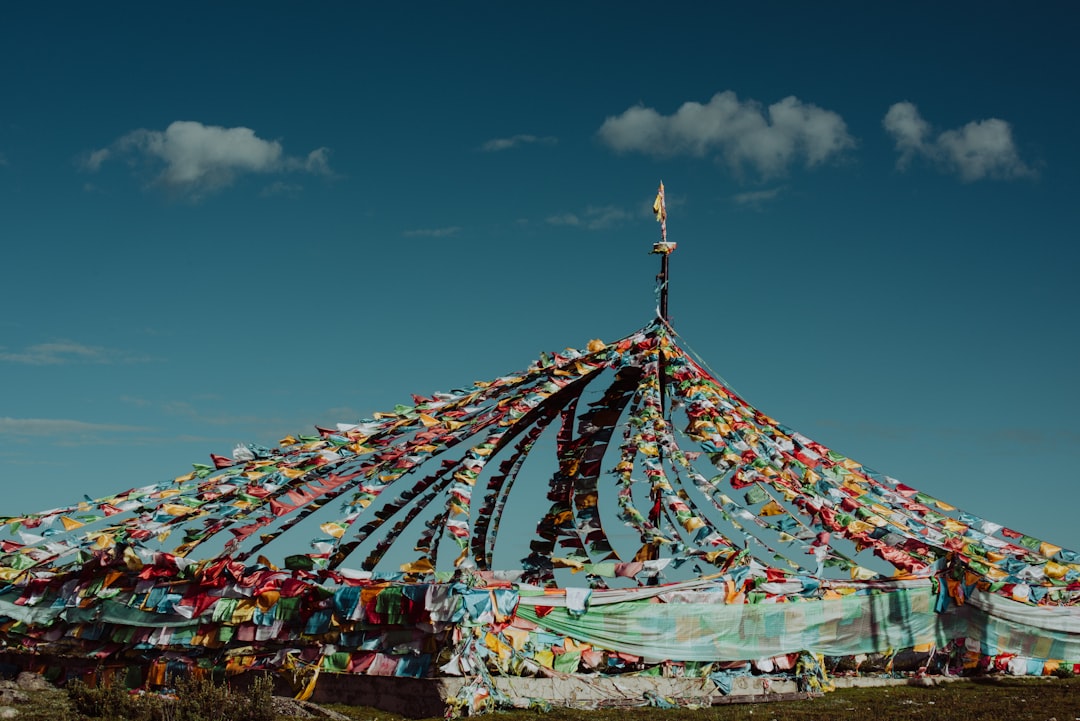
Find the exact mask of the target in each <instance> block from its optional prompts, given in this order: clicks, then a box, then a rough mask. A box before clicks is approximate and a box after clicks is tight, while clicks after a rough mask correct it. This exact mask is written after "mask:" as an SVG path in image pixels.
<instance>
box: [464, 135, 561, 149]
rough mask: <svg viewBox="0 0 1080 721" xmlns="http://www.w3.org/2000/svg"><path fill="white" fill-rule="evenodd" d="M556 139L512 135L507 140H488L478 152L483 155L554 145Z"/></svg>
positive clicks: (556, 141)
mask: <svg viewBox="0 0 1080 721" xmlns="http://www.w3.org/2000/svg"><path fill="white" fill-rule="evenodd" d="M558 142H559V140H558V138H553V137H551V136H544V137H538V136H536V135H514V136H512V137H509V138H495V139H494V140H489V141H487V142H486V143H484V144H483V145H481V146H480V150H482V151H483V152H485V153H497V152H499V151H500V150H510V149H511V148H516V147H518V146H521V145H532V144H540V145H555V144H556V143H558Z"/></svg>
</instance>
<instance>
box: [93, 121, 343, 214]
mask: <svg viewBox="0 0 1080 721" xmlns="http://www.w3.org/2000/svg"><path fill="white" fill-rule="evenodd" d="M114 158H125V159H127V160H129V161H130V162H132V163H134V164H139V163H142V164H145V165H147V166H149V167H151V168H154V169H155V170H156V171H157V175H156V176H155V177H154V180H153V184H154V185H157V186H159V187H161V188H164V189H166V190H167V191H169V192H171V193H175V194H177V195H179V196H181V197H185V198H187V199H189V200H193V201H197V200H199V199H201V198H202V197H203V196H205V195H207V194H209V193H213V192H216V191H219V190H221V189H223V188H226V187H228V186H230V185H232V184H233V182H235V180H236V178H237V177H238V176H240V175H243V174H245V173H261V174H272V173H290V172H305V173H311V174H314V175H323V176H332V175H333V171H331V169H330V165H329V162H328V158H329V150H328V149H327V148H318V149H316V150H313V151H311V152H310V153H308V155H307V156H305V157H292V156H287V155H285V153H284V150H283V148H282V146H281V143H280V142H278V141H276V140H265V139H263V138H260V137H258V136H257V135H255V131H254V130H252V129H250V128H245V127H234V128H224V127H221V126H218V125H204V124H202V123H199V122H195V121H190V120H177V121H175V122H173V123H171V124H170V125H169V126H168V127H167V128H165V130H147V129H145V128H140V129H138V130H133V131H131V132H130V133H127V134H126V135H124V136H123V137H121V138H119V139H117V140H116V141H115V142H113V143H112V144H111V145H109V146H108V147H106V148H101V149H98V150H93V151H89V152H87V153H85V154H84V155H83V156H82V158H81V159H80V165H81V166H82V169H83V170H85V171H87V172H91V173H93V172H97V171H98V170H100V169H101V166H102V165H103V164H104V163H106V162H108V161H111V160H113V159H114ZM158 169H160V170H158Z"/></svg>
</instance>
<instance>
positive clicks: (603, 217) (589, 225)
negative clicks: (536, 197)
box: [545, 205, 651, 230]
mask: <svg viewBox="0 0 1080 721" xmlns="http://www.w3.org/2000/svg"><path fill="white" fill-rule="evenodd" d="M650 207H651V206H650ZM638 215H640V214H638ZM633 217H636V216H635V214H634V213H631V212H630V211H628V210H625V209H624V208H618V207H616V206H614V205H604V206H589V207H587V208H586V209H585V210H584V211H583V212H582V213H581V214H580V215H578V214H577V213H559V214H557V215H552V216H549V217H547V218H546V219H545V220H546V221H547V223H548V224H549V225H566V226H571V227H575V228H585V229H586V230H604V229H605V228H611V227H614V226H616V225H618V224H620V223H622V222H624V221H626V220H629V219H631V218H633Z"/></svg>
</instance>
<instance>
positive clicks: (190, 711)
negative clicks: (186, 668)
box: [67, 677, 275, 721]
mask: <svg viewBox="0 0 1080 721" xmlns="http://www.w3.org/2000/svg"><path fill="white" fill-rule="evenodd" d="M273 687H274V685H273V680H272V679H270V678H268V677H262V678H258V679H255V681H254V682H253V683H252V685H251V686H250V687H248V688H247V689H243V690H241V689H234V688H231V687H229V686H228V685H225V684H216V683H214V682H212V681H206V680H196V679H183V680H181V681H179V682H178V683H177V685H176V690H175V692H174V693H172V694H169V695H164V694H155V693H144V694H136V693H132V692H130V691H128V690H127V689H125V688H123V687H122V686H109V687H103V686H88V685H86V684H85V683H82V682H81V681H72V682H70V683H68V685H67V693H68V698H69V699H70V700H71V703H72V705H73V706H74V707H75V710H76V711H78V712H79V713H80V714H82V715H84V716H89V717H91V718H100V719H104V720H105V721H274V718H275V715H274V707H273V700H272V694H273Z"/></svg>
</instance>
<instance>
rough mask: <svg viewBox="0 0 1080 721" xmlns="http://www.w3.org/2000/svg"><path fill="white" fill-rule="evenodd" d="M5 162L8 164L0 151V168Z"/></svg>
mask: <svg viewBox="0 0 1080 721" xmlns="http://www.w3.org/2000/svg"><path fill="white" fill-rule="evenodd" d="M7 164H8V160H7V156H6V155H4V154H3V153H0V168H2V167H4V166H5V165H7Z"/></svg>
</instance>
